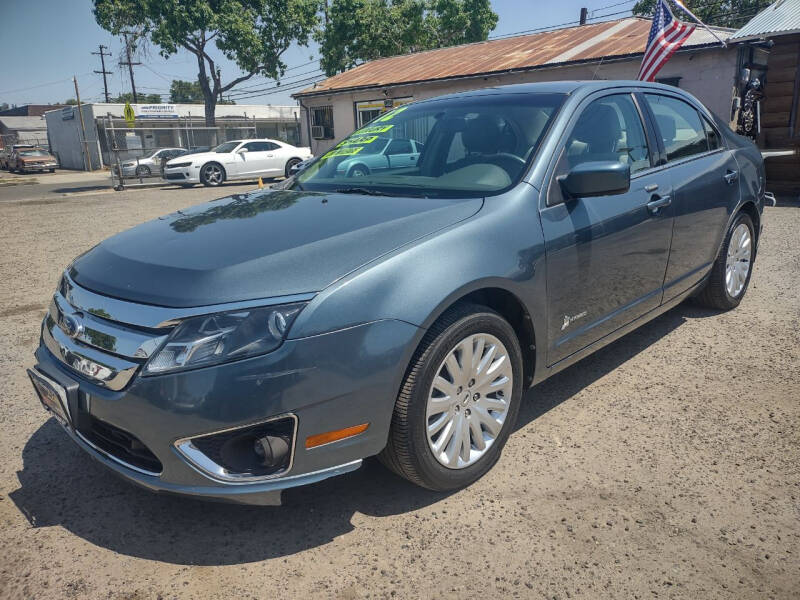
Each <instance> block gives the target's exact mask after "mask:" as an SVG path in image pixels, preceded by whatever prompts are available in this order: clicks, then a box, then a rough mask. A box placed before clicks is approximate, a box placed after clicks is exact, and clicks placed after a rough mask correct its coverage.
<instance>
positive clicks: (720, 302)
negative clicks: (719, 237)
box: [695, 212, 756, 310]
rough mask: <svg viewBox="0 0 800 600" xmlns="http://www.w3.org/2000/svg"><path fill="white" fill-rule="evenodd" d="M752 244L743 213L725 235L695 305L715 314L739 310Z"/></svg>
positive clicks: (748, 220) (749, 223)
mask: <svg viewBox="0 0 800 600" xmlns="http://www.w3.org/2000/svg"><path fill="white" fill-rule="evenodd" d="M755 240H756V237H755V227H754V226H753V220H752V219H751V218H750V215H748V214H747V213H744V212H742V213H739V214H738V215H737V216H736V218H735V219H734V220H733V222H732V223H731V226H730V228H729V229H728V233H727V234H726V235H725V241H724V242H723V244H722V249H721V250H720V252H719V256H717V259H716V260H715V261H714V266H713V267H711V273H710V274H709V276H708V280H707V281H706V284H705V286H704V287H703V289H702V290H701V291H700V292H699V293H698V294H697V296H696V297H695V299H696V301H697V302H698V304H701V305H703V306H707V307H709V308H716V309H719V310H730V309H732V308H736V307H737V306H739V303H740V302H741V301H742V298H744V295H745V293H746V292H747V286H748V285H749V284H750V276H751V274H752V273H753V262H754V260H755Z"/></svg>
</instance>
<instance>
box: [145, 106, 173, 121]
mask: <svg viewBox="0 0 800 600" xmlns="http://www.w3.org/2000/svg"><path fill="white" fill-rule="evenodd" d="M135 110H136V116H137V117H138V118H140V119H174V118H176V117H177V116H178V109H177V107H176V106H175V105H174V104H137V105H136V108H135Z"/></svg>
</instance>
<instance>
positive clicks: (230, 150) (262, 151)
mask: <svg viewBox="0 0 800 600" xmlns="http://www.w3.org/2000/svg"><path fill="white" fill-rule="evenodd" d="M310 157H311V150H310V149H309V148H297V147H295V146H292V145H291V144H286V143H284V142H280V141H278V140H267V139H262V140H234V141H231V142H225V143H224V144H220V145H219V146H217V147H216V148H214V149H213V150H211V151H210V152H200V153H198V154H188V155H185V156H180V157H178V158H174V159H172V160H170V161H168V162H167V164H166V165H165V166H164V179H166V180H167V181H170V182H172V183H177V184H181V185H193V184H195V183H202V184H203V185H207V186H215V185H220V184H221V183H222V182H223V181H226V180H230V179H257V178H259V177H280V176H286V177H288V176H289V172H290V170H291V168H292V167H293V166H294V165H295V164H297V163H299V162H301V161H303V160H305V159H307V158H310Z"/></svg>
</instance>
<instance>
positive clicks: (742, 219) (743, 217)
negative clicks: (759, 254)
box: [720, 213, 756, 308]
mask: <svg viewBox="0 0 800 600" xmlns="http://www.w3.org/2000/svg"><path fill="white" fill-rule="evenodd" d="M741 223H744V224H745V225H746V226H747V229H748V230H749V231H750V247H751V248H750V268H749V269H748V270H747V277H746V278H745V281H744V287H742V291H741V292H739V295H738V296H731V295H730V294H729V293H728V286H727V285H725V274H726V268H727V260H728V248H730V245H731V239H732V238H733V232H734V231H735V230H736V228H737V227H738V226H739V225H740V224H741ZM755 243H756V236H755V228H754V226H753V220H752V219H751V218H750V215H748V214H747V213H740V214H739V216H737V217H736V218H735V219H734V220H733V223H731V226H730V229H728V234H727V236H726V238H725V247H724V248H723V249H722V254H721V256H720V258H721V261H720V262H721V267H722V293H723V294H724V295H725V299H726V300H727V301H728V303H729V304H730V305H731V308H733V307H735V306H738V305H739V303H740V302H741V301H742V298H744V295H745V294H746V293H747V288H748V287H749V286H750V277H751V276H752V275H753V264H754V263H755V259H756V247H755Z"/></svg>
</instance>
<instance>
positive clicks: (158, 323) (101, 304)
mask: <svg viewBox="0 0 800 600" xmlns="http://www.w3.org/2000/svg"><path fill="white" fill-rule="evenodd" d="M63 278H64V280H63V285H62V291H61V293H62V295H63V296H64V297H65V299H66V301H67V302H69V304H70V305H72V306H73V307H75V308H76V309H78V310H83V311H86V312H88V313H90V314H93V315H95V316H99V317H102V318H104V319H107V320H109V321H115V322H117V323H124V324H129V325H134V326H138V327H145V328H148V329H162V328H164V327H174V326H175V325H177V324H178V323H179V322H180V321H182V320H184V319H187V318H189V317H197V316H200V315H209V314H213V313H218V312H225V311H229V310H239V309H244V308H256V307H263V306H275V305H278V304H292V303H295V302H308V301H309V300H311V299H312V298H314V296H316V292H309V293H305V294H291V295H287V296H274V297H272V298H258V299H254V300H241V301H237V302H225V303H222V304H207V305H203V306H192V307H186V308H175V307H168V306H158V305H155V304H140V303H137V302H130V301H128V300H120V299H118V298H112V297H111V296H103V295H101V294H97V293H95V292H92V291H90V290H87V289H86V288H83V287H80V286H79V285H77V284H76V283H75V282H74V281H72V278H71V277H70V276H69V273H66V272H65V273H64V276H63Z"/></svg>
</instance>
